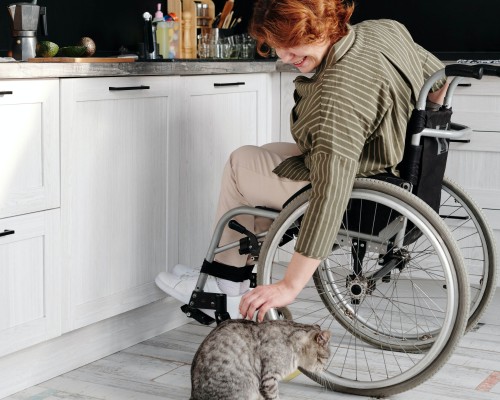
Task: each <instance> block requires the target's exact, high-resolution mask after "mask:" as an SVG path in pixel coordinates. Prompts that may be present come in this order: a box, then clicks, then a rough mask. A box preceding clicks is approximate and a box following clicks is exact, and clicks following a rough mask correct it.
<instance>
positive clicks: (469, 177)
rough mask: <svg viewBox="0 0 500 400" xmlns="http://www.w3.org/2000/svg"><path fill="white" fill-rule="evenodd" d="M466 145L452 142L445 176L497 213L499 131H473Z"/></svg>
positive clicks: (499, 193) (499, 194) (499, 172)
mask: <svg viewBox="0 0 500 400" xmlns="http://www.w3.org/2000/svg"><path fill="white" fill-rule="evenodd" d="M470 140H471V142H470V143H452V144H451V146H450V153H449V156H448V163H447V166H446V175H448V176H449V177H450V178H452V179H453V180H455V181H456V182H458V183H459V184H460V185H461V186H462V187H463V188H464V189H465V190H466V191H467V192H468V193H469V194H470V195H471V196H472V198H473V199H474V200H475V201H476V202H477V203H478V205H479V206H481V207H482V208H490V209H499V210H500V202H499V201H498V199H500V132H477V131H475V132H473V133H472V134H471V136H470Z"/></svg>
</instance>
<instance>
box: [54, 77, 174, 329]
mask: <svg viewBox="0 0 500 400" xmlns="http://www.w3.org/2000/svg"><path fill="white" fill-rule="evenodd" d="M172 87H173V85H172V80H171V79H168V78H160V77H153V78H150V77H139V78H92V79H68V80H63V81H62V83H61V91H62V101H63V103H62V104H63V106H62V115H63V119H62V127H61V128H62V130H61V146H62V161H61V162H62V203H61V209H62V224H63V256H64V263H65V265H66V266H67V271H68V276H67V279H68V282H69V289H68V291H67V293H66V296H67V297H68V299H69V302H68V306H67V309H66V310H65V311H66V313H65V314H66V319H65V326H64V329H65V330H70V329H75V328H78V327H81V326H84V325H87V324H90V323H93V322H96V321H99V320H102V319H105V318H108V317H111V316H113V315H116V314H119V313H122V312H125V311H128V310H131V309H133V308H137V307H139V306H142V305H144V304H147V303H150V302H152V301H155V300H158V299H159V298H161V297H162V296H163V295H162V293H161V292H160V291H159V290H158V289H157V288H156V285H155V284H154V278H155V277H156V275H157V274H158V273H159V272H160V271H162V270H164V269H165V266H166V264H167V226H168V224H169V222H170V221H169V220H168V218H167V195H168V194H167V158H168V157H167V149H168V138H169V134H170V132H169V129H170V125H169V124H170V122H171V118H172V115H171V104H172ZM109 88H121V89H118V90H110V89H109ZM130 88H137V89H133V90H130Z"/></svg>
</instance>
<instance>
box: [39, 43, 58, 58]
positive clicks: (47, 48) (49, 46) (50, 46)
mask: <svg viewBox="0 0 500 400" xmlns="http://www.w3.org/2000/svg"><path fill="white" fill-rule="evenodd" d="M58 51H59V46H58V45H57V44H55V43H54V42H49V41H48V40H42V41H40V42H38V43H37V44H36V55H37V57H54V56H55V55H56V54H57V52H58Z"/></svg>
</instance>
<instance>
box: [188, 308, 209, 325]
mask: <svg viewBox="0 0 500 400" xmlns="http://www.w3.org/2000/svg"><path fill="white" fill-rule="evenodd" d="M181 310H182V312H183V313H184V314H186V315H187V316H188V317H189V318H193V319H195V320H196V321H198V322H199V323H200V324H203V325H211V324H212V323H213V322H214V321H215V319H213V318H212V317H210V316H208V315H207V314H205V313H204V312H203V311H201V310H198V309H197V308H193V307H190V306H188V305H187V304H184V305H183V306H182V307H181Z"/></svg>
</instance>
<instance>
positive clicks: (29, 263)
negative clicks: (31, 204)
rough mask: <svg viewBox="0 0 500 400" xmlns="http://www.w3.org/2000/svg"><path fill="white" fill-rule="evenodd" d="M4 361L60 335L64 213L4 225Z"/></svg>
mask: <svg viewBox="0 0 500 400" xmlns="http://www.w3.org/2000/svg"><path fill="white" fill-rule="evenodd" d="M4 231H7V232H12V234H9V235H6V236H0V356H2V355H5V354H8V353H12V352H14V351H17V350H20V349H22V348H25V347H28V346H30V345H33V344H36V343H39V342H41V341H44V340H47V339H50V338H52V337H55V336H57V335H59V334H60V332H61V324H60V322H61V313H60V304H61V301H60V278H59V277H60V270H59V265H60V264H59V258H58V246H59V243H60V242H59V210H50V211H44V212H40V213H34V214H28V215H22V216H18V217H12V218H5V219H2V220H0V232H4Z"/></svg>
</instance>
